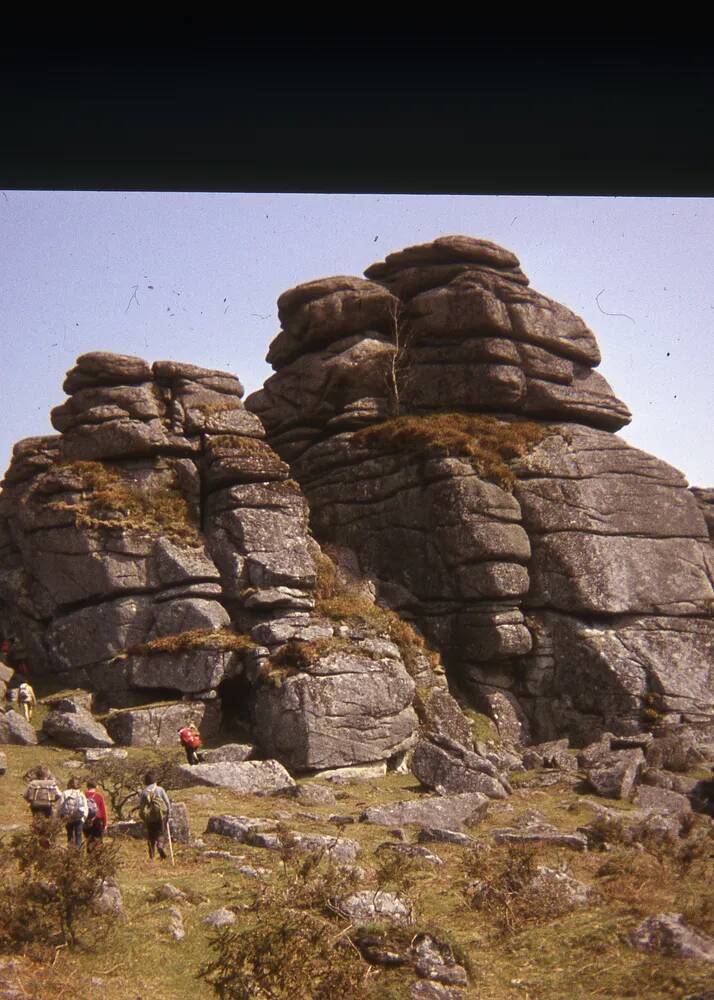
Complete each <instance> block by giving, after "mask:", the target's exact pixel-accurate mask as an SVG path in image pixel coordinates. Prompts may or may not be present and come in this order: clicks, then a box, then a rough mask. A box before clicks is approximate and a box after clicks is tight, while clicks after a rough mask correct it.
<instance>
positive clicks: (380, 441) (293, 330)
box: [246, 237, 714, 745]
mask: <svg viewBox="0 0 714 1000" xmlns="http://www.w3.org/2000/svg"><path fill="white" fill-rule="evenodd" d="M365 274H366V277H367V279H368V280H366V281H365V280H364V279H361V278H346V277H338V278H325V279H321V280H319V281H313V282H310V283H308V284H307V285H301V286H298V287H297V288H295V289H291V290H290V291H289V292H286V293H285V294H284V295H283V296H281V298H280V299H279V303H278V304H279V316H280V320H281V323H282V331H281V332H280V333H279V334H278V336H277V338H276V339H275V340H274V341H273V344H272V345H271V348H270V352H269V354H268V360H269V361H270V362H271V363H272V365H273V367H274V369H275V374H274V375H273V376H272V377H271V378H270V379H268V381H267V382H266V384H265V386H264V388H263V389H262V390H260V391H258V392H257V393H254V394H253V395H251V396H250V397H249V398H248V400H247V401H246V407H247V409H249V410H250V411H251V412H253V413H255V414H257V415H258V416H259V417H260V418H261V420H262V422H263V424H264V425H265V428H266V430H267V432H268V440H269V442H270V443H271V445H272V446H273V447H274V448H275V450H276V451H277V452H278V454H279V455H280V456H281V457H282V458H283V459H284V460H285V461H286V462H289V463H290V465H291V473H292V475H293V476H294V478H295V479H296V480H297V481H298V482H299V483H300V484H301V486H302V488H303V490H304V491H305V494H306V496H307V498H308V500H309V504H310V516H311V525H312V528H313V530H314V532H315V534H316V536H317V538H318V540H319V541H320V542H321V543H322V544H325V543H330V544H332V545H335V546H340V547H342V548H343V549H344V550H350V551H351V552H352V553H353V558H354V559H355V560H356V562H357V564H358V566H359V571H360V572H361V574H362V575H363V576H365V577H367V578H369V579H370V580H371V581H372V584H373V586H374V589H375V592H376V593H377V595H378V596H379V598H380V599H382V600H384V601H385V602H386V603H388V604H389V605H390V606H391V607H393V608H395V609H396V610H398V611H399V612H400V613H403V614H405V615H406V616H408V617H409V618H411V619H413V620H415V621H416V623H417V624H418V626H419V627H420V629H421V630H422V631H423V632H424V633H425V634H426V635H427V636H428V637H429V639H430V640H431V641H432V643H433V644H434V645H435V647H436V648H437V649H438V650H439V651H440V652H441V654H442V656H443V657H444V661H445V663H446V664H447V667H448V669H449V673H450V675H451V677H452V678H454V679H456V680H457V681H458V683H459V685H460V687H461V688H462V689H463V690H464V691H466V692H467V693H469V694H470V695H471V696H472V697H473V699H474V701H475V703H476V704H477V706H478V707H481V708H482V709H486V710H487V711H489V712H491V713H495V712H496V711H497V712H498V714H499V716H500V717H501V720H502V724H503V727H504V733H503V735H507V736H508V737H509V738H513V739H517V740H520V741H522V742H528V741H530V740H531V739H532V740H534V741H542V740H548V739H554V738H556V737H557V736H560V735H568V736H569V737H570V739H571V741H572V742H573V743H574V744H575V745H585V744H586V743H588V742H591V741H592V740H593V739H596V738H597V737H598V735H599V734H600V733H602V732H604V731H610V732H613V733H616V734H621V735H624V734H627V733H632V732H636V731H638V730H639V729H641V727H642V725H643V724H644V723H645V722H646V721H650V722H652V721H656V720H657V719H659V717H661V716H664V717H666V718H667V719H668V720H669V721H678V720H679V719H681V720H683V721H685V722H692V721H701V720H704V719H708V718H712V717H714V619H713V618H712V608H714V603H713V601H714V589H713V581H714V548H713V547H712V545H711V543H710V531H711V523H712V516H711V510H712V495H714V494H712V491H710V490H694V491H690V490H689V489H688V487H687V483H686V481H685V479H684V477H683V476H682V475H681V474H680V473H679V472H677V470H675V469H673V468H671V467H670V466H668V465H667V464H666V463H664V462H661V461H659V460H658V459H656V458H654V457H653V456H651V455H648V454H645V453H644V452H641V451H639V450H638V449H636V448H632V447H630V446H629V445H627V444H626V443H625V442H624V441H623V440H622V439H621V438H619V437H617V436H616V434H615V433H614V432H615V431H617V430H618V429H619V428H621V427H622V426H624V425H625V424H626V423H628V422H629V419H630V418H629V413H628V410H627V407H626V406H625V405H624V404H623V403H622V402H620V401H619V400H618V399H616V397H615V396H614V394H613V393H612V391H611V389H610V387H609V386H608V384H607V382H606V381H605V380H604V379H603V378H602V377H601V376H600V375H599V374H598V373H597V372H596V371H595V370H594V369H595V367H596V366H597V364H598V363H599V361H600V354H599V350H598V347H597V343H596V341H595V337H594V335H593V334H592V332H591V331H590V330H589V329H588V328H587V327H586V326H585V324H584V323H583V322H582V320H580V319H579V318H578V317H577V316H575V315H574V314H573V313H572V312H570V311H569V310H568V309H566V308H565V307H564V306H561V305H559V304H558V303H555V302H553V301H551V300H549V299H547V298H546V297H545V296H543V295H540V294H539V293H537V292H535V291H533V290H532V289H530V288H529V286H528V279H527V278H526V276H525V275H524V274H523V272H522V271H521V270H520V267H519V263H518V261H517V259H516V258H515V257H514V256H513V254H511V253H509V252H508V251H507V250H504V249H503V248H500V247H497V246H495V245H494V244H491V243H488V242H487V241H483V240H474V239H470V238H467V237H444V238H442V239H438V240H435V241H434V242H433V243H430V244H425V245H423V246H418V247H410V248H408V249H406V250H404V251H401V252H399V253H395V254H390V255H389V256H388V257H387V259H386V260H385V261H384V262H381V263H378V264H374V265H372V266H371V267H369V268H368V269H367V270H366V272H365ZM447 414H448V417H447ZM710 494H712V495H710ZM707 525H709V530H708V527H707Z"/></svg>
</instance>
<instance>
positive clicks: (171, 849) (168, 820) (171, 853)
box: [166, 816, 176, 868]
mask: <svg viewBox="0 0 714 1000" xmlns="http://www.w3.org/2000/svg"><path fill="white" fill-rule="evenodd" d="M166 839H167V841H168V844H169V856H170V857H171V864H172V865H173V867H174V868H175V867H176V862H175V861H174V845H173V843H172V841H171V817H170V816H167V817H166Z"/></svg>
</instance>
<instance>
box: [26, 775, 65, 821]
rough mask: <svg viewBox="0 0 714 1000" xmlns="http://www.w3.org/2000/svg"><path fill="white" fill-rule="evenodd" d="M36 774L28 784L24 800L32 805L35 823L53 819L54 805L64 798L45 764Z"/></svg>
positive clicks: (31, 809) (31, 810)
mask: <svg viewBox="0 0 714 1000" xmlns="http://www.w3.org/2000/svg"><path fill="white" fill-rule="evenodd" d="M34 773H35V774H36V777H35V778H33V779H32V780H31V781H30V783H29V784H28V786H27V788H26V789H25V791H24V793H23V798H24V799H25V801H26V802H28V803H29V805H30V812H31V813H32V819H33V822H35V821H36V820H39V819H51V818H52V809H53V807H54V804H55V802H57V801H58V800H59V799H60V798H61V797H62V793H61V792H60V790H59V788H58V787H57V782H56V780H55V779H54V778H53V777H52V775H51V774H50V769H49V768H48V767H45V765H44V764H40V765H39V766H38V767H37V768H36V769H35V772H34Z"/></svg>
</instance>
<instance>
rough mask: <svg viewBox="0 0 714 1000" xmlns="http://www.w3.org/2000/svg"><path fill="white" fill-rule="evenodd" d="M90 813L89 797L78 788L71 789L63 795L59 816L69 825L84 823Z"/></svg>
mask: <svg viewBox="0 0 714 1000" xmlns="http://www.w3.org/2000/svg"><path fill="white" fill-rule="evenodd" d="M88 813H89V807H88V805H87V797H86V795H85V794H84V792H80V790H79V789H78V788H69V789H67V791H66V792H64V793H63V795H62V802H61V803H60V807H59V814H60V816H61V817H62V819H64V820H66V821H67V822H68V823H76V822H78V821H79V820H82V822H84V821H85V820H86V818H87V815H88Z"/></svg>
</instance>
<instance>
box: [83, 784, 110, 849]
mask: <svg viewBox="0 0 714 1000" xmlns="http://www.w3.org/2000/svg"><path fill="white" fill-rule="evenodd" d="M84 795H85V798H86V800H87V819H86V820H85V823H84V836H85V837H86V839H87V849H88V850H89V848H90V845H91V846H92V847H94V846H96V845H97V844H101V842H102V837H103V836H104V831H105V830H106V828H107V807H106V803H105V802H104V796H103V795H102V793H101V792H98V791H97V783H96V781H94V779H92V778H90V779H89V780H88V781H87V791H86V792H85V793H84Z"/></svg>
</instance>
